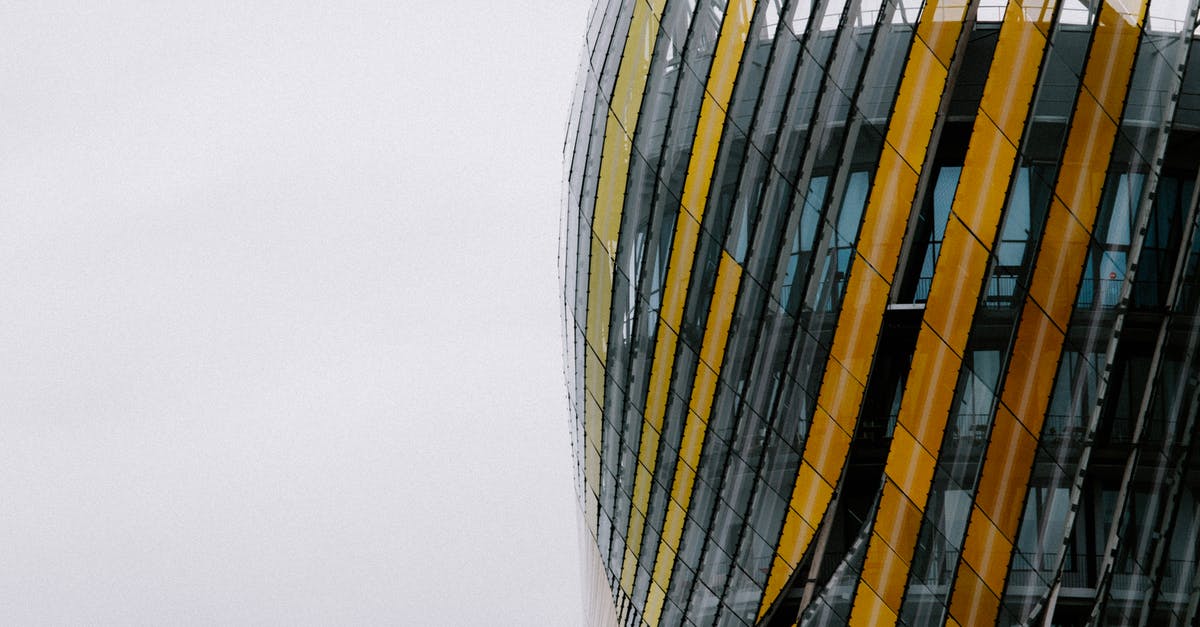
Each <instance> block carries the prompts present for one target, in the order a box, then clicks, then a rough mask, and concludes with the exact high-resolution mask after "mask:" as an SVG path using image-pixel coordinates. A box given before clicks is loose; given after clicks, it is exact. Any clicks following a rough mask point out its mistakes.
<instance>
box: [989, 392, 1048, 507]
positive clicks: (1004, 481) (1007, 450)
mask: <svg viewBox="0 0 1200 627" xmlns="http://www.w3.org/2000/svg"><path fill="white" fill-rule="evenodd" d="M992 442H993V443H994V446H993V447H992V448H991V449H990V450H989V451H988V453H989V458H988V460H987V463H988V464H989V465H991V466H994V467H996V468H999V469H1001V470H1000V472H996V473H993V474H991V475H985V476H984V477H982V478H981V479H980V481H979V488H978V490H977V491H976V495H975V505H976V507H978V508H979V509H980V510H982V511H983V513H984V514H987V515H988V516H989V517H991V518H992V521H993V522H995V523H996V524H999V525H1001V527H1007V526H1008V525H1010V524H1012V525H1015V524H1016V523H1017V522H1018V521H1017V520H1015V517H1016V516H1019V515H1020V513H1021V509H1022V508H1021V502H1022V501H1023V500H1024V498H1025V491H1024V490H1023V489H1017V490H1014V489H1012V488H1013V485H1014V484H1012V483H1011V481H1013V480H1014V476H1015V475H1016V470H1015V469H1017V468H1023V467H1028V466H1032V465H1033V457H1034V452H1035V450H1036V447H1037V441H1036V440H1034V439H1033V434H1031V433H1030V432H1029V431H1028V430H1026V429H1025V427H1024V426H1023V425H1022V424H1021V423H1020V422H1019V421H1018V420H1017V419H1016V417H1014V416H1013V415H1012V414H1011V413H1010V412H1009V411H1008V410H1007V409H1006V408H1004V407H1001V408H1000V409H999V410H997V412H996V424H995V426H994V427H993V428H992ZM1021 485H1024V484H1021ZM1002 516H1008V517H1010V518H1014V519H1006V518H1002Z"/></svg>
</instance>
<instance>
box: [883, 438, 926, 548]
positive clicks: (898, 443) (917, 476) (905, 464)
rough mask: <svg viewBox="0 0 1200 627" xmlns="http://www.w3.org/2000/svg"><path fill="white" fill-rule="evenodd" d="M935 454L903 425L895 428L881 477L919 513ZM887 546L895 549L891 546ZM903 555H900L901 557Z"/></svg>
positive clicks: (924, 497)
mask: <svg viewBox="0 0 1200 627" xmlns="http://www.w3.org/2000/svg"><path fill="white" fill-rule="evenodd" d="M936 453H937V450H936V449H934V450H933V451H930V450H929V449H927V448H925V446H924V445H923V444H922V443H921V442H918V441H917V440H916V439H915V438H914V437H913V435H912V434H911V433H909V432H908V429H907V428H905V427H904V425H896V431H895V433H894V434H893V435H892V445H891V450H890V451H888V459H887V466H886V467H885V468H884V474H885V475H887V478H888V479H889V480H891V481H892V482H894V483H895V484H896V487H897V488H899V489H900V491H901V492H903V493H904V494H905V495H906V496H907V497H908V498H909V499H910V500H912V502H913V503H914V504H915V505H916V506H917V507H919V508H920V509H922V510H924V509H925V500H926V498H927V497H928V494H929V484H930V483H931V482H932V481H933V468H934V465H935V464H936V461H937V458H936V457H934V455H935V454H936ZM919 520H920V519H918V522H919ZM914 537H915V536H914ZM890 544H893V546H895V545H894V543H890ZM903 555H904V554H903V553H901V556H903ZM903 559H904V561H906V562H907V561H908V558H907V557H903Z"/></svg>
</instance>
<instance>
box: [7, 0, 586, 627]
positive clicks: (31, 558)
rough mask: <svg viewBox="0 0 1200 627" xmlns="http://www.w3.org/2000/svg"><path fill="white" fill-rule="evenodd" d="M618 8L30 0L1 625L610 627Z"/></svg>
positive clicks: (19, 136)
mask: <svg viewBox="0 0 1200 627" xmlns="http://www.w3.org/2000/svg"><path fill="white" fill-rule="evenodd" d="M589 5H590V2H589V1H587V0H569V1H564V0H554V1H551V0H544V1H542V2H531V1H525V2H521V1H516V2H500V3H498V2H484V1H473V2H472V1H462V0H459V1H456V2H416V1H414V0H390V1H386V2H385V1H365V0H364V1H352V0H326V1H320V2H305V1H303V0H282V1H277V2H276V1H267V0H260V1H255V2H232V1H217V0H210V1H206V2H186V3H185V2H170V1H164V0H157V1H146V2H116V1H114V2H82V1H81V2H55V1H50V0H48V1H46V2H17V1H16V0H0V623H3V624H29V625H35V624H101V625H114V624H121V625H129V624H147V625H150V624H356V623H357V624H396V625H522V626H523V625H555V626H556V625H577V624H579V622H580V592H579V572H578V568H579V567H578V555H577V554H578V545H577V540H576V520H575V510H574V502H575V501H574V494H573V489H572V482H573V479H572V475H571V473H572V464H571V457H570V443H569V437H568V418H567V415H566V406H565V401H564V400H563V399H564V392H563V382H562V367H561V346H560V342H561V340H560V328H561V327H560V305H559V291H558V290H559V288H558V270H557V267H556V263H557V261H556V254H557V233H558V217H559V202H560V189H561V187H560V186H561V178H562V164H561V159H562V157H561V151H562V141H563V133H564V130H565V121H566V116H567V109H568V105H569V100H570V96H571V93H572V91H573V86H574V81H575V70H576V63H577V60H578V59H579V52H580V50H581V46H582V43H583V33H584V30H585V26H586V25H585V22H586V18H587V12H588V8H589Z"/></svg>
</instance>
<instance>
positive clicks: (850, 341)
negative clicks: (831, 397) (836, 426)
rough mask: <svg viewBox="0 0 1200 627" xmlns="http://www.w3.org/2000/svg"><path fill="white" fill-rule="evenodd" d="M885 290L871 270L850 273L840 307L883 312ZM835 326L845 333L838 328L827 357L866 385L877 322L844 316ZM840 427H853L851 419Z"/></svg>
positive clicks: (885, 300)
mask: <svg viewBox="0 0 1200 627" xmlns="http://www.w3.org/2000/svg"><path fill="white" fill-rule="evenodd" d="M888 291H889V285H888V283H887V282H886V281H884V280H883V278H881V277H880V276H879V275H878V274H875V273H874V272H871V271H864V272H853V273H851V275H850V280H849V282H848V283H847V285H846V296H845V300H844V301H843V302H842V308H843V309H844V310H850V311H852V312H856V313H875V312H882V311H884V310H885V309H887V298H888ZM838 326H839V327H845V331H841V329H839V331H840V332H839V333H836V334H835V335H834V337H833V346H832V347H831V348H830V349H829V355H830V357H831V358H832V359H833V360H834V361H836V362H837V363H838V364H840V365H841V367H842V368H844V369H845V370H846V371H847V373H848V374H850V376H852V377H854V379H855V381H857V382H859V383H866V381H867V375H868V374H870V373H871V358H872V357H874V355H875V344H876V342H877V341H878V335H879V321H878V320H877V319H875V318H873V317H871V316H869V315H854V316H843V317H841V318H839V320H838ZM837 395H838V396H839V397H840V396H843V395H842V394H841V390H838V391H837ZM855 413H857V412H855ZM835 415H836V414H835ZM840 417H841V418H842V419H843V420H845V419H846V418H847V416H846V415H844V414H843V415H841V416H840ZM840 424H842V425H843V426H849V427H850V428H851V429H853V428H854V422H853V419H850V422H849V423H848V424H847V423H846V422H841V423H840Z"/></svg>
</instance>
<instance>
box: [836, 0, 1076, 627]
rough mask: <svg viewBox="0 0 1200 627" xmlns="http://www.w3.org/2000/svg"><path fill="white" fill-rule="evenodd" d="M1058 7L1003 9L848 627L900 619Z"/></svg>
mask: <svg viewBox="0 0 1200 627" xmlns="http://www.w3.org/2000/svg"><path fill="white" fill-rule="evenodd" d="M1054 5H1055V0H1014V1H1012V2H1010V3H1009V4H1008V7H1007V9H1006V10H1005V14H1004V22H1003V24H1002V25H1001V27H1000V34H999V41H998V43H997V44H996V50H995V54H994V55H993V61H992V66H991V69H990V72H989V73H988V79H987V82H986V84H985V85H984V89H983V97H982V99H981V100H980V104H979V113H978V115H977V116H976V117H975V127H974V131H973V132H972V134H971V139H970V143H969V144H968V147H967V154H966V158H965V160H964V163H963V169H962V175H961V178H960V182H959V185H958V190H957V192H956V194H955V197H954V203H953V205H952V207H951V215H952V218H951V219H950V220H949V222H948V224H947V226H946V235H945V239H944V240H943V243H942V253H941V254H940V255H939V257H938V260H937V265H936V267H935V269H934V272H933V284H932V286H931V287H930V291H929V298H928V301H927V303H926V306H925V315H924V319H923V324H922V326H921V330H920V332H919V334H918V336H917V343H916V349H915V351H914V354H913V358H912V366H911V368H910V369H909V378H908V382H907V384H906V386H905V391H904V396H903V400H902V401H901V405H900V414H899V417H898V418H897V425H896V430H895V435H894V437H893V439H892V444H891V448H890V450H889V451H888V457H887V463H886V466H885V468H884V475H885V477H886V481H885V482H884V485H883V492H882V495H881V496H880V503H879V509H878V513H877V515H876V519H875V524H874V528H873V530H872V533H871V540H870V544H869V546H868V549H867V556H866V560H865V562H864V564H863V570H862V574H861V578H860V579H859V584H858V592H857V594H856V595H855V600H854V607H853V609H852V611H851V614H850V624H851V625H877V624H884V623H885V622H895V620H896V616H897V615H898V614H899V612H900V603H901V600H902V598H903V595H904V585H905V582H906V581H907V580H908V574H909V567H910V563H911V561H912V556H913V552H914V550H915V548H916V541H917V535H918V534H917V530H918V529H919V528H920V525H921V519H922V518H923V516H924V511H925V505H926V503H927V501H928V498H929V490H930V486H931V484H932V482H933V474H934V468H935V466H936V465H937V461H938V454H939V452H940V451H941V448H942V437H943V435H944V433H945V422H946V420H947V418H948V417H949V415H950V409H951V406H952V404H953V399H954V389H955V382H956V381H957V380H958V372H959V370H960V369H961V367H962V355H963V353H964V351H965V349H966V344H967V336H968V333H969V331H970V328H971V321H972V319H973V318H974V315H975V308H976V306H977V304H978V302H979V295H980V291H981V290H982V289H983V284H984V275H985V273H986V271H987V267H988V261H989V258H990V254H991V242H992V241H993V240H994V239H995V237H996V234H997V231H998V229H999V224H1000V216H1001V213H1002V212H1003V209H1004V201H1005V195H1006V192H1007V190H1008V187H1009V180H1010V178H1011V176H1012V172H1013V170H1014V168H1015V167H1016V163H1017V158H1018V155H1017V145H1018V143H1019V141H1020V139H1021V134H1022V130H1023V129H1024V128H1025V122H1026V119H1027V117H1028V115H1029V103H1030V102H1031V101H1032V99H1033V93H1034V87H1035V84H1036V82H1037V75H1038V68H1039V67H1040V65H1041V63H1042V57H1043V56H1044V55H1045V51H1046V43H1047V39H1046V35H1045V29H1046V27H1047V26H1048V25H1049V23H1050V19H1051V17H1052V16H1053V14H1054Z"/></svg>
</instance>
